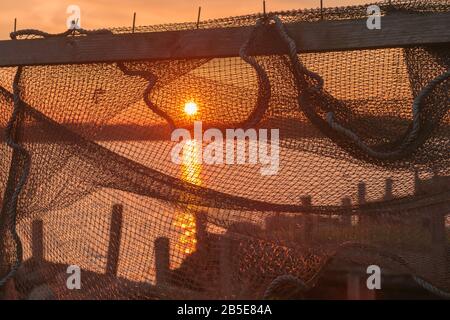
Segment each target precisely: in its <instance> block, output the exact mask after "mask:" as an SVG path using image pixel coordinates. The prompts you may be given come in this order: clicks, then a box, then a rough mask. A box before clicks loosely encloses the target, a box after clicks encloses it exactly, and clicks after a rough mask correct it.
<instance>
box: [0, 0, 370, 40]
mask: <svg viewBox="0 0 450 320" xmlns="http://www.w3.org/2000/svg"><path fill="white" fill-rule="evenodd" d="M372 2H374V1H373V0H372V1H369V0H324V6H326V7H336V6H344V5H349V4H366V3H372ZM266 3H267V10H268V11H276V10H291V9H300V8H315V7H318V6H319V5H320V0H267V1H266ZM71 4H75V5H78V6H79V7H80V8H81V26H82V27H83V28H85V29H96V28H103V27H121V26H127V25H131V24H132V20H133V12H136V13H137V19H136V25H151V24H160V23H170V22H186V21H195V20H196V19H197V10H198V7H199V6H202V19H204V20H206V19H214V18H221V17H228V16H236V15H243V14H249V13H255V12H261V11H262V0H233V1H230V0H190V1H186V0H70V1H66V0H63V1H61V0H46V1H42V0H17V1H3V3H2V8H1V10H0V39H2V40H4V39H9V33H10V32H11V31H12V29H13V26H14V18H17V28H18V29H25V28H33V29H40V30H43V31H47V32H52V33H53V32H62V31H65V29H66V20H67V17H68V16H69V14H67V13H66V9H67V7H68V6H69V5H71Z"/></svg>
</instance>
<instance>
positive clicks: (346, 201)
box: [342, 197, 352, 226]
mask: <svg viewBox="0 0 450 320" xmlns="http://www.w3.org/2000/svg"><path fill="white" fill-rule="evenodd" d="M351 206H352V200H351V199H350V198H349V197H345V198H343V199H342V207H344V208H345V209H348V210H346V211H345V212H344V214H343V215H342V222H343V224H344V225H346V226H351V225H352V211H351V209H350V207H351Z"/></svg>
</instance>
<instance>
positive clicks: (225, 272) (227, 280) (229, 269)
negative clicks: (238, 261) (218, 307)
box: [220, 235, 233, 299]
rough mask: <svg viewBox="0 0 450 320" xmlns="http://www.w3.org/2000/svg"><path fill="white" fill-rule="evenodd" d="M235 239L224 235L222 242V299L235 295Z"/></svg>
mask: <svg viewBox="0 0 450 320" xmlns="http://www.w3.org/2000/svg"><path fill="white" fill-rule="evenodd" d="M232 245H233V240H232V239H231V238H230V236H228V235H223V236H222V237H221V242H220V294H221V297H220V298H221V299H230V298H232V295H233V285H232V280H233V254H232V253H233V250H232Z"/></svg>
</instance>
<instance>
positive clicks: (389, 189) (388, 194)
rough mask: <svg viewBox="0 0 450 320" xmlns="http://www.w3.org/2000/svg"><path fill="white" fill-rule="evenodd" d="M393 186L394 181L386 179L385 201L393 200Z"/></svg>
mask: <svg viewBox="0 0 450 320" xmlns="http://www.w3.org/2000/svg"><path fill="white" fill-rule="evenodd" d="M393 185H394V181H393V180H392V179H391V178H387V179H386V185H385V189H384V190H385V191H384V200H392V199H393V198H394V195H393Z"/></svg>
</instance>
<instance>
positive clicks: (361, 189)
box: [352, 181, 366, 225]
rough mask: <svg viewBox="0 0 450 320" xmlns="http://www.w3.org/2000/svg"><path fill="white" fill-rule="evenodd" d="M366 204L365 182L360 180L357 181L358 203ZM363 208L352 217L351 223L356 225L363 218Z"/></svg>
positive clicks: (360, 204)
mask: <svg viewBox="0 0 450 320" xmlns="http://www.w3.org/2000/svg"><path fill="white" fill-rule="evenodd" d="M364 204H366V184H365V182H363V181H361V182H360V183H358V205H359V206H363V205H364ZM362 212H363V210H361V209H360V210H359V214H358V215H356V216H354V217H352V224H353V225H357V224H360V223H361V222H362V221H363V220H364V218H363V217H362Z"/></svg>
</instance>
